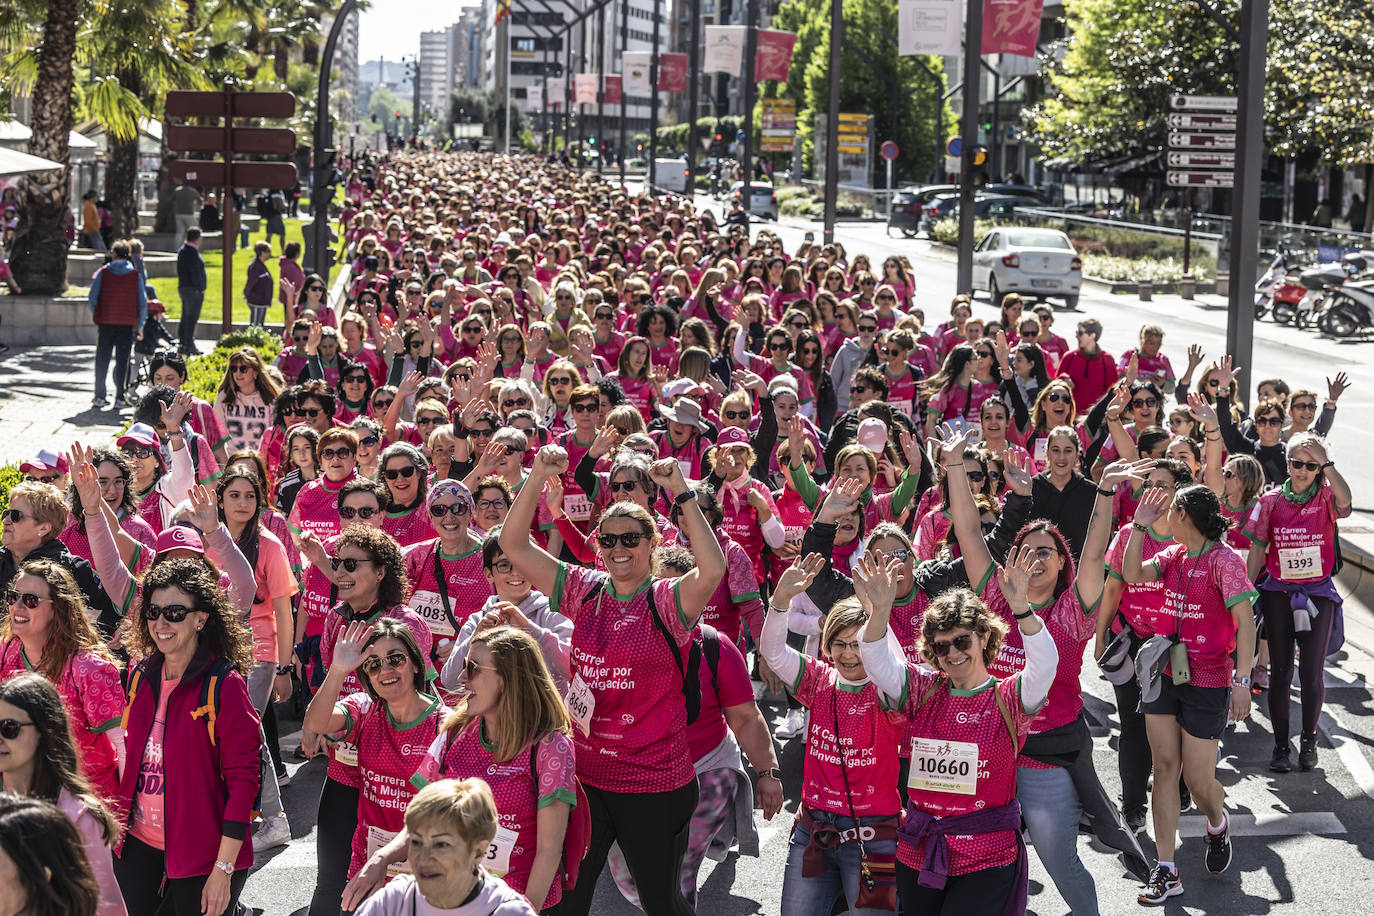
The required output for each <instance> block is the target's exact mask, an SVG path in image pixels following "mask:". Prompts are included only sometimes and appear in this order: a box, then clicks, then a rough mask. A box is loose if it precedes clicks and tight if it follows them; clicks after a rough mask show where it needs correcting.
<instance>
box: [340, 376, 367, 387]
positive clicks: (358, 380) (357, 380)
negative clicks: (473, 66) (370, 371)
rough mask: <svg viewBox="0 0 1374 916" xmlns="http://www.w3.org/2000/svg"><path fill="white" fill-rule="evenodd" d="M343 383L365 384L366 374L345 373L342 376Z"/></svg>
mask: <svg viewBox="0 0 1374 916" xmlns="http://www.w3.org/2000/svg"><path fill="white" fill-rule="evenodd" d="M343 383H344V384H345V385H366V384H367V376H366V375H345V376H344V377H343Z"/></svg>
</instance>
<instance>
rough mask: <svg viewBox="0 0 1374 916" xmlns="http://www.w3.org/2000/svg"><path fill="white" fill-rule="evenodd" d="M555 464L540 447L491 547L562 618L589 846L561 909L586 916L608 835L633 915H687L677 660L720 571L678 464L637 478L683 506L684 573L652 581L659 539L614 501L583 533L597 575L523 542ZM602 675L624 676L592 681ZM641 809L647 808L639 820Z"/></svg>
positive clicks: (686, 776)
mask: <svg viewBox="0 0 1374 916" xmlns="http://www.w3.org/2000/svg"><path fill="white" fill-rule="evenodd" d="M566 470H567V454H566V453H565V452H564V451H563V450H562V449H561V448H559V447H557V446H552V445H551V446H545V447H544V448H543V449H541V450H540V451H539V455H538V457H537V458H536V460H535V463H534V468H533V470H532V471H531V474H530V482H529V483H530V485H527V486H526V487H524V488H523V489H522V490H521V492H520V494H519V495H518V496H517V497H516V499H515V505H514V506H512V507H511V511H510V515H509V517H508V518H507V520H506V524H505V526H504V527H503V528H502V532H501V535H500V540H499V543H500V545H501V549H502V550H503V551H505V553H506V556H507V557H509V558H510V560H511V562H512V563H514V564H515V566H516V567H517V568H518V569H519V570H520V571H521V572H523V573H525V574H526V575H527V576H529V579H530V582H531V584H532V585H533V586H534V587H535V588H537V589H539V590H540V591H542V592H544V593H545V594H547V595H549V599H550V602H551V603H552V604H553V605H554V606H555V607H558V608H559V609H560V610H561V611H562V612H563V614H564V615H565V616H567V617H568V619H570V620H572V622H573V636H572V655H571V658H572V671H573V682H572V685H571V686H570V687H569V694H568V696H569V708H570V710H571V711H572V713H573V715H572V718H573V722H574V725H575V726H576V730H575V731H574V734H573V738H574V743H575V744H576V746H577V749H578V755H577V756H578V760H579V761H580V763H579V770H578V775H579V776H580V777H581V778H582V781H583V783H584V784H585V786H586V789H587V795H588V798H589V801H590V807H591V811H592V838H591V851H590V852H589V854H588V857H587V858H586V859H584V860H583V863H582V869H581V873H580V874H579V876H578V882H577V886H576V887H575V888H574V889H573V890H571V891H569V892H567V893H566V894H565V895H564V898H563V907H564V909H565V912H567V913H569V914H574V916H585V914H587V913H588V912H590V910H591V903H592V896H593V893H594V892H595V889H596V883H597V878H598V877H599V876H600V873H601V871H602V868H603V867H604V866H605V862H606V854H607V851H608V850H609V848H610V845H611V843H612V842H614V841H616V840H619V841H620V846H621V849H622V850H623V851H624V852H625V855H626V859H627V861H628V862H629V865H630V870H631V872H632V873H633V874H634V876H635V880H636V883H637V884H638V886H639V892H640V898H641V900H642V901H643V904H644V909H645V911H646V912H649V913H665V914H666V913H677V914H690V913H691V912H692V908H691V907H690V906H689V905H688V904H687V902H686V901H685V900H683V898H682V893H681V890H680V888H679V887H678V881H677V876H678V873H679V871H680V870H681V865H682V857H683V851H684V848H685V843H686V839H687V830H688V827H689V825H690V821H691V816H692V812H693V810H694V809H695V808H696V802H697V785H696V775H695V771H694V770H693V767H692V761H691V757H690V755H689V753H688V750H687V743H686V739H685V736H684V730H685V728H686V707H685V702H684V700H683V699H682V690H683V682H682V677H683V671H684V670H685V669H684V667H683V665H682V664H680V663H681V662H682V660H683V659H685V658H686V657H687V652H688V649H689V646H690V640H691V629H692V628H693V627H694V626H696V623H697V621H698V619H699V618H700V617H701V614H702V612H703V610H704V609H705V607H706V604H707V603H708V602H709V600H710V597H711V595H712V594H713V593H714V592H715V590H716V586H717V585H719V583H720V580H721V578H722V577H723V576H724V575H725V556H724V554H722V553H721V550H720V546H719V544H718V543H717V542H716V539H715V536H714V535H713V534H712V532H711V528H710V526H709V525H708V524H707V522H706V518H705V517H704V516H703V515H702V513H701V510H700V508H698V507H697V506H696V505H695V491H693V490H690V489H688V487H687V484H686V481H684V480H683V477H682V471H681V469H680V468H679V467H678V465H677V462H675V461H673V460H672V459H661V460H659V461H657V462H655V463H654V465H652V467H651V469H650V479H651V481H652V483H654V484H655V485H656V486H659V487H663V488H665V489H666V490H667V491H668V497H669V499H671V500H672V501H673V502H674V503H675V504H677V505H678V506H679V507H680V508H681V509H682V520H683V526H684V529H685V530H686V531H687V533H688V536H689V537H691V539H692V543H693V544H695V545H696V556H697V567H696V569H694V570H692V571H691V572H689V573H687V574H686V575H685V576H682V577H681V578H678V579H673V580H665V579H654V578H653V576H652V558H653V549H654V547H656V546H657V545H658V543H659V537H658V532H657V531H656V530H655V528H654V523H653V520H652V518H651V517H650V516H649V514H648V512H647V511H646V510H644V509H643V508H642V507H640V506H637V505H635V504H633V503H625V502H620V503H616V504H615V505H612V506H611V508H610V509H608V510H607V511H606V512H605V513H604V514H603V515H602V516H601V521H600V524H599V526H598V529H597V533H596V543H597V545H598V546H599V547H600V549H601V554H602V556H603V558H604V560H605V565H606V568H607V570H608V572H605V573H602V572H598V571H594V570H590V569H586V568H584V567H581V566H570V565H568V564H566V563H562V562H560V561H559V560H557V559H556V558H554V557H553V556H550V555H549V554H548V553H546V552H545V551H543V550H541V549H540V548H539V547H538V546H537V545H536V544H535V543H534V541H533V540H532V539H531V537H530V534H529V527H530V523H531V522H532V521H533V519H534V510H535V506H536V503H537V502H538V500H539V497H540V494H541V492H542V490H543V483H544V481H545V480H546V479H548V478H549V477H552V476H554V475H561V474H563V473H565V472H566ZM606 667H610V668H611V669H612V671H615V670H617V669H623V674H621V675H620V676H611V672H604V673H599V672H601V669H604V668H606ZM631 685H633V686H631ZM645 810H653V811H655V812H656V816H655V818H654V819H653V822H652V823H650V822H649V821H647V820H646V819H645V818H644V816H643V812H644V811H645Z"/></svg>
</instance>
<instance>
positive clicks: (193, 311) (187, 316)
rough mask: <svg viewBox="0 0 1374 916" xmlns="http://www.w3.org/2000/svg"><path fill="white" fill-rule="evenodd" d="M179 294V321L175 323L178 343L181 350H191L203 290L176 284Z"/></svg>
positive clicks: (198, 319) (202, 301)
mask: <svg viewBox="0 0 1374 916" xmlns="http://www.w3.org/2000/svg"><path fill="white" fill-rule="evenodd" d="M177 294H178V295H179V296H181V322H180V323H179V324H178V325H177V338H178V343H180V344H181V349H182V350H191V349H194V348H195V345H196V322H197V321H200V309H201V306H203V305H204V304H205V290H203V289H195V288H193V287H190V286H178V287H177Z"/></svg>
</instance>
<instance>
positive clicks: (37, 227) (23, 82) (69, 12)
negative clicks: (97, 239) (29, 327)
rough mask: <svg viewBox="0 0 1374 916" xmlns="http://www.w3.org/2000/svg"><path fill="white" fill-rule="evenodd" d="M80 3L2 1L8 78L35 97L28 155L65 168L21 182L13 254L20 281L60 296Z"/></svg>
mask: <svg viewBox="0 0 1374 916" xmlns="http://www.w3.org/2000/svg"><path fill="white" fill-rule="evenodd" d="M83 6H84V4H83V3H82V2H81V0H7V2H6V3H4V4H0V46H4V47H9V48H15V49H18V50H16V51H14V52H12V53H10V54H9V55H7V56H6V58H5V60H4V63H3V71H0V72H3V74H4V75H5V76H7V77H9V79H10V81H11V83H12V84H13V85H14V86H15V87H16V88H18V89H21V90H23V89H31V90H32V92H33V117H32V118H31V119H30V124H29V127H30V128H31V129H32V131H33V135H32V136H31V137H30V138H29V145H28V151H29V152H30V153H31V154H33V155H35V156H42V157H43V158H44V159H51V160H52V161H53V162H60V163H62V168H61V169H60V170H58V171H55V172H44V173H40V174H38V175H31V176H29V177H28V178H26V179H25V180H24V181H23V182H22V183H21V185H20V192H19V200H20V204H21V208H22V210H23V217H22V219H23V222H22V223H21V224H20V227H19V234H18V237H17V238H16V239H15V241H14V247H13V248H12V250H11V251H10V267H11V268H12V269H13V271H14V276H15V279H16V280H17V281H18V282H19V284H20V286H22V287H23V288H24V290H25V291H26V292H28V293H30V294H32V295H38V296H53V295H57V294H58V293H60V292H62V291H63V290H64V289H66V287H67V236H66V230H67V217H68V212H69V209H68V208H69V205H70V202H71V201H70V196H71V195H70V190H69V183H70V181H71V170H70V167H69V165H68V158H69V149H68V146H69V144H68V138H69V136H70V133H71V128H72V84H73V82H74V78H75V77H74V70H73V67H74V63H75V60H76V43H77V42H76V36H77V23H78V21H79V20H80V18H81V11H82V8H83Z"/></svg>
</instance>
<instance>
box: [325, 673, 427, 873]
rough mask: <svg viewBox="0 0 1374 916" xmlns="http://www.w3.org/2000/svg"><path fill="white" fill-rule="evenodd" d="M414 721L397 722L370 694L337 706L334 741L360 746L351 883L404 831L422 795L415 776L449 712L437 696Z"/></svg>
mask: <svg viewBox="0 0 1374 916" xmlns="http://www.w3.org/2000/svg"><path fill="white" fill-rule="evenodd" d="M429 700H430V702H429V706H428V707H426V709H425V711H424V712H423V713H421V714H420V716H419V717H417V718H416V719H415V720H414V721H413V722H397V721H396V720H395V719H393V718H392V717H391V712H390V710H388V709H387V706H386V704H385V703H382V702H374V701H373V699H372V697H370V696H368V695H367V694H366V693H362V692H359V693H354V694H350V695H348V696H346V697H344V698H343V699H342V700H340V701H339V702H338V703H337V704H335V706H334V714H335V715H342V716H343V717H344V727H343V730H342V731H341V732H339V733H338V734H337V735H333V736H331V737H333V738H335V739H336V740H338V741H341V742H347V743H351V744H355V745H357V748H358V773H359V778H360V781H361V786H360V788H361V791H360V792H359V794H358V826H357V828H356V829H355V830H354V831H353V858H352V861H350V862H349V866H348V876H349V877H350V878H351V877H353V876H354V875H355V874H357V873H358V869H360V868H362V866H363V863H364V862H366V861H367V857H368V856H369V855H371V854H372V853H374V852H376V851H377V850H378V849H380V848H382V847H383V846H385V845H386V844H387V843H389V842H391V840H392V839H393V838H394V837H395V836H396V834H398V833H400V832H401V829H402V828H404V827H405V814H406V805H407V804H409V803H410V800H411V798H413V797H414V795H415V793H416V792H418V791H419V787H418V786H416V785H415V783H414V782H412V777H413V776H414V775H415V773H416V771H418V770H419V769H420V766H421V765H422V764H423V763H424V759H425V753H426V751H427V750H428V749H429V746H430V744H431V743H433V741H434V737H435V736H436V735H437V734H439V726H440V725H441V724H442V723H443V721H444V717H445V716H447V715H448V713H449V710H448V708H447V707H445V706H444V704H443V702H442V701H440V699H439V698H438V697H430V698H429Z"/></svg>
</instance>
